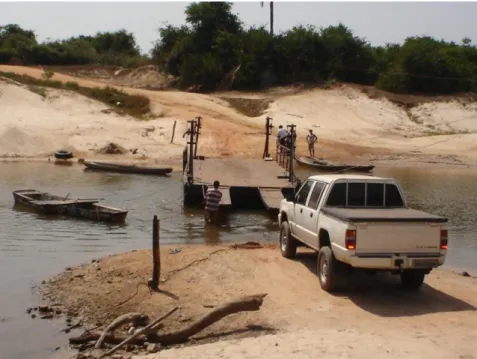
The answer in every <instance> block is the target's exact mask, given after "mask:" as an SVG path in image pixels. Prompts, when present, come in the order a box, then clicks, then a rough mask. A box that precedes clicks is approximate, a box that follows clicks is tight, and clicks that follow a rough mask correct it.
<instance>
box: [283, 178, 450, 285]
mask: <svg viewBox="0 0 477 359" xmlns="http://www.w3.org/2000/svg"><path fill="white" fill-rule="evenodd" d="M446 222H447V218H443V217H440V216H436V215H433V214H429V213H425V212H421V211H417V210H414V209H411V208H408V207H407V205H406V201H405V198H404V195H403V193H402V190H401V188H400V186H399V184H398V183H397V182H396V181H394V180H393V179H390V178H381V177H374V176H363V175H317V176H311V177H309V178H308V179H307V180H306V181H305V182H304V183H303V184H302V185H301V187H300V188H299V189H298V191H297V192H296V194H293V196H289V197H288V198H286V199H283V200H282V201H281V203H280V210H279V214H278V223H279V225H280V250H281V253H282V255H283V256H284V257H286V258H292V257H294V256H295V255H296V251H297V247H298V246H306V247H309V248H311V249H314V250H315V251H317V253H318V260H317V265H318V270H317V272H318V277H319V280H320V285H321V288H322V289H324V290H326V291H333V290H334V289H335V287H336V283H337V281H338V280H339V279H340V278H341V277H342V276H347V275H348V274H350V272H352V271H353V269H360V270H364V271H367V272H369V273H376V272H378V271H390V272H392V273H394V274H400V276H401V283H402V285H403V286H404V287H405V288H407V289H418V288H419V287H420V286H421V285H422V283H423V282H424V276H425V275H426V274H429V273H430V272H431V270H432V269H433V268H436V267H438V266H440V265H442V264H444V260H445V256H446V253H447V229H446V228H445V224H446Z"/></svg>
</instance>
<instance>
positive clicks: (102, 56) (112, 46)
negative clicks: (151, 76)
mask: <svg viewBox="0 0 477 359" xmlns="http://www.w3.org/2000/svg"><path fill="white" fill-rule="evenodd" d="M0 63H2V64H11V65H85V64H97V63H100V64H103V65H115V66H122V67H136V66H141V65H144V64H147V63H148V58H147V57H146V56H143V55H141V54H140V51H139V47H138V46H137V44H136V40H135V38H134V35H133V34H132V33H128V32H126V30H119V31H116V32H102V33H97V34H96V35H95V36H82V35H81V36H77V37H72V38H69V39H66V40H59V41H46V42H44V43H39V42H38V41H37V39H36V36H35V33H34V32H33V31H31V30H24V29H22V28H21V27H20V26H18V25H15V24H9V25H5V26H0Z"/></svg>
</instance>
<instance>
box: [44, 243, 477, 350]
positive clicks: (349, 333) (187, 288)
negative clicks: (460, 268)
mask: <svg viewBox="0 0 477 359" xmlns="http://www.w3.org/2000/svg"><path fill="white" fill-rule="evenodd" d="M174 248H176V247H171V246H164V247H163V248H161V249H162V252H161V261H162V275H161V278H162V280H163V283H161V285H160V287H161V289H162V290H163V291H162V292H161V293H153V294H150V293H149V291H148V289H147V288H146V287H145V286H143V285H140V283H146V282H147V279H148V278H149V277H150V275H151V274H150V273H151V267H152V265H151V261H152V259H151V255H150V252H149V251H136V252H130V253H125V254H120V255H114V256H110V257H106V258H103V259H101V260H99V262H97V263H91V264H87V265H83V266H80V267H77V268H72V269H69V270H67V271H66V272H64V273H62V274H60V275H59V276H58V277H56V278H54V279H52V280H51V281H50V282H49V283H48V284H47V286H46V289H45V291H46V296H47V297H48V298H49V300H50V302H52V303H61V304H62V306H63V309H64V310H65V311H69V312H75V314H77V315H78V317H79V318H82V319H83V320H85V321H86V322H87V323H92V324H95V323H97V322H99V323H98V324H100V323H101V324H104V323H106V322H108V321H109V320H111V319H112V318H113V317H116V316H118V315H121V314H124V313H127V312H131V311H134V312H143V313H147V314H148V315H150V316H151V317H154V318H156V317H158V316H160V315H162V314H164V313H165V312H167V311H168V310H169V309H170V308H172V307H174V306H176V305H180V306H181V309H180V312H179V314H178V315H175V316H173V317H171V318H169V319H167V320H166V321H165V322H164V323H165V330H166V331H169V330H174V329H177V328H180V327H182V326H184V325H186V324H187V323H189V322H190V321H191V320H194V319H195V318H197V317H198V316H200V315H202V314H204V313H205V312H207V311H208V310H210V309H209V307H211V306H216V305H219V304H221V303H224V302H226V301H229V300H233V299H236V298H238V297H242V296H244V295H251V294H257V293H268V296H267V297H266V298H265V301H264V304H263V306H262V308H261V310H260V311H258V312H248V313H241V314H238V315H232V316H230V317H227V318H225V319H223V320H222V321H220V322H218V323H216V324H214V325H212V326H211V327H209V328H208V329H206V330H205V331H204V332H202V333H200V334H198V335H197V338H195V339H196V340H197V342H198V343H199V344H201V343H204V342H208V341H216V340H218V339H224V338H225V339H232V341H231V342H230V341H227V342H221V343H218V344H214V345H197V346H193V347H188V348H173V349H168V350H164V351H161V352H160V354H159V355H158V356H157V358H172V357H174V358H178V359H182V358H193V357H194V358H196V357H226V358H242V357H251V358H259V357H272V358H285V357H290V356H291V355H293V356H297V357H300V358H311V357H316V356H317V354H318V355H319V356H324V357H330V358H331V357H340V356H350V355H351V356H353V357H356V358H364V357H365V355H366V356H367V357H369V354H371V355H373V354H375V356H376V357H377V355H378V354H381V355H385V356H386V357H390V358H397V357H398V356H399V357H401V356H403V355H406V356H407V357H411V358H418V357H419V358H420V357H428V356H431V355H432V356H434V357H437V358H456V357H461V358H474V357H473V356H472V355H475V348H474V343H473V339H472V338H475V335H477V329H476V327H475V321H476V320H477V314H476V306H477V279H476V278H465V277H461V276H458V275H456V274H454V273H452V272H449V271H446V270H436V271H434V272H432V273H431V274H430V275H429V276H428V277H427V278H426V282H425V285H424V286H423V288H422V289H421V290H420V291H419V292H416V293H409V292H405V291H403V290H401V289H400V287H399V285H398V279H397V278H395V277H391V276H384V275H383V276H380V275H378V276H376V277H369V276H365V275H358V276H357V277H355V278H354V279H353V280H352V281H350V283H349V284H350V286H349V288H348V289H347V290H346V291H344V292H342V293H341V294H338V295H331V294H328V293H326V292H324V291H322V290H321V289H320V287H319V283H318V280H317V278H316V274H315V267H316V263H315V256H314V255H311V254H307V253H303V254H302V255H300V256H298V257H297V259H296V260H286V259H284V258H282V257H281V256H280V253H279V250H278V249H277V248H276V247H275V246H269V247H266V248H261V249H233V248H230V247H226V246H192V245H190V246H189V245H181V246H180V247H179V248H180V249H181V251H179V252H178V253H173V252H170V250H171V249H174ZM122 303H123V304H122ZM252 328H253V329H254V330H252ZM270 331H277V332H278V334H277V335H272V336H260V337H257V336H259V335H261V334H264V333H267V332H270ZM224 333H228V335H225V334H224ZM244 337H245V338H246V339H243V338H244ZM250 337H252V338H250ZM253 337H257V338H253ZM201 338H202V339H201ZM237 338H239V339H242V341H236V340H235V339H237ZM152 357H155V356H152ZM138 358H139V357H138ZM148 358H151V356H150V355H149V356H148Z"/></svg>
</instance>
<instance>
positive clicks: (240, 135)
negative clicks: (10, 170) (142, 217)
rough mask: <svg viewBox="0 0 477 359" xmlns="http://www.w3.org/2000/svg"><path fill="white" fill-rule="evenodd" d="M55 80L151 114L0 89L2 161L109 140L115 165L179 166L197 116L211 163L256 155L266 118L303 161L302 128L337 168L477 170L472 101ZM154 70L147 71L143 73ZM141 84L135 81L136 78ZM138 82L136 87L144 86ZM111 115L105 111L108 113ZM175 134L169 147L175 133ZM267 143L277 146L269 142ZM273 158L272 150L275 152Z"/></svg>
mask: <svg viewBox="0 0 477 359" xmlns="http://www.w3.org/2000/svg"><path fill="white" fill-rule="evenodd" d="M0 71H3V72H13V73H16V74H23V75H27V76H31V77H33V78H36V79H42V76H44V75H45V72H44V71H43V70H41V69H40V68H30V67H20V66H0ZM63 71H64V72H65V73H68V74H65V73H59V72H56V73H54V74H53V77H52V78H51V79H52V80H55V81H61V82H65V83H66V82H74V83H76V84H78V85H79V86H83V87H104V86H111V87H112V88H115V89H119V90H121V91H124V92H125V93H127V94H131V95H140V96H145V97H147V98H149V100H150V104H151V106H150V107H151V113H150V115H149V117H148V118H147V119H143V120H138V119H134V118H129V117H127V116H119V115H117V114H115V113H114V112H112V111H111V110H114V108H113V109H111V108H110V107H108V106H105V105H104V104H102V103H99V102H97V101H94V100H91V99H87V98H84V97H83V96H81V95H78V94H75V93H74V94H72V93H70V92H69V91H54V90H51V89H48V88H47V87H45V88H42V86H35V87H34V88H31V87H28V86H26V85H25V86H16V85H12V84H11V83H8V82H5V81H0V86H1V89H0V90H1V92H2V95H1V96H0V111H1V115H2V118H3V119H4V121H3V122H2V125H1V126H2V127H1V128H0V138H1V139H2V141H1V147H0V155H1V156H2V157H8V158H11V157H16V158H18V157H30V158H31V157H43V156H45V154H51V153H53V152H54V151H55V150H57V149H58V147H59V146H60V147H65V148H69V149H71V150H75V151H77V152H78V153H80V154H81V155H82V156H85V157H88V158H95V157H97V155H98V153H97V151H98V149H99V148H100V147H101V146H103V145H105V144H106V143H110V142H114V143H117V144H118V145H120V146H122V147H124V148H126V149H127V150H128V151H129V150H133V151H134V149H138V150H137V151H136V152H135V154H134V155H132V154H131V153H129V152H128V153H127V154H123V155H116V157H115V158H116V159H120V158H121V156H126V157H127V158H128V159H130V160H133V159H142V160H146V159H149V160H153V159H156V160H161V159H164V158H176V160H177V161H178V162H179V161H180V156H181V150H182V148H183V146H184V145H185V140H184V139H183V138H182V135H183V133H184V132H185V129H186V128H187V122H186V121H187V120H191V119H193V118H194V117H196V116H202V117H203V130H202V134H201V138H200V140H199V153H200V154H201V155H205V156H211V157H242V158H246V157H257V156H258V157H260V156H261V155H262V153H263V146H264V125H265V117H266V116H271V117H272V118H273V124H274V126H275V128H274V131H275V130H276V127H277V126H278V125H280V124H282V125H284V126H285V125H287V124H292V123H293V124H295V125H297V129H298V135H299V137H298V147H297V152H298V154H306V153H307V148H306V141H305V136H306V133H307V131H308V130H309V129H312V130H314V131H315V133H316V134H317V136H318V143H317V145H316V155H317V156H319V157H323V158H326V159H329V160H332V161H340V162H349V161H353V162H373V163H374V164H376V165H382V166H403V165H404V166H409V165H412V164H415V165H417V166H422V165H436V164H437V165H445V166H449V165H455V166H469V165H477V151H475V150H476V149H477V134H476V132H477V125H476V122H475V121H474V118H475V115H476V113H477V105H476V103H475V99H474V97H473V96H472V95H460V96H450V97H445V96H443V97H422V96H421V97H420V96H411V95H391V94H389V93H385V92H383V91H379V90H376V89H374V88H370V87H363V86H361V87H359V86H354V85H340V84H338V85H334V86H331V87H329V88H326V89H325V88H320V89H308V90H307V89H303V88H300V87H287V88H276V89H271V90H267V91H262V92H254V93H251V92H247V93H243V92H235V91H234V92H222V93H214V94H208V95H206V94H197V93H189V92H181V91H173V90H167V91H166V90H163V91H152V90H147V89H144V88H136V87H135V86H136V85H135V83H134V81H133V78H128V81H127V82H124V85H127V86H129V87H126V86H121V85H120V84H121V82H120V81H119V82H118V79H114V81H113V79H109V80H108V79H104V78H101V79H97V78H94V77H93V75H90V76H91V77H88V75H87V74H86V75H85V74H84V73H82V74H81V77H79V75H78V76H74V72H71V71H67V70H65V69H64V70H63ZM150 71H153V70H150ZM138 81H140V80H139V79H138ZM141 81H142V80H141ZM108 112H110V113H108ZM174 121H177V123H178V128H177V133H176V136H175V139H174V141H173V143H172V144H171V143H170V139H171V137H172V127H173V123H174ZM272 143H274V142H273V141H272ZM272 155H273V151H272Z"/></svg>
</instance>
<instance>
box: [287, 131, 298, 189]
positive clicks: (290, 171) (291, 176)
mask: <svg viewBox="0 0 477 359" xmlns="http://www.w3.org/2000/svg"><path fill="white" fill-rule="evenodd" d="M287 127H288V128H289V129H290V131H289V132H290V143H291V146H290V147H291V148H290V166H289V169H288V180H289V181H290V182H291V183H293V181H294V180H295V174H294V173H293V160H294V159H295V128H296V125H288V126H287Z"/></svg>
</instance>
